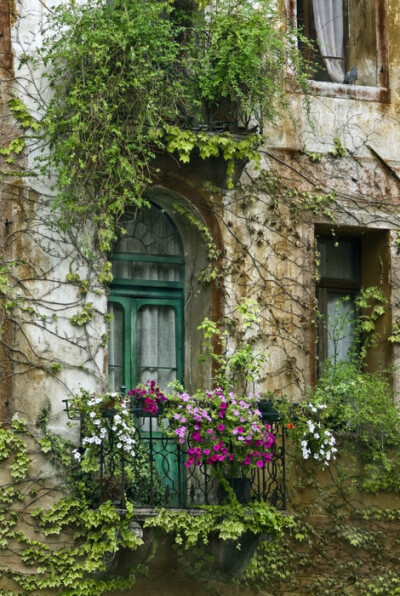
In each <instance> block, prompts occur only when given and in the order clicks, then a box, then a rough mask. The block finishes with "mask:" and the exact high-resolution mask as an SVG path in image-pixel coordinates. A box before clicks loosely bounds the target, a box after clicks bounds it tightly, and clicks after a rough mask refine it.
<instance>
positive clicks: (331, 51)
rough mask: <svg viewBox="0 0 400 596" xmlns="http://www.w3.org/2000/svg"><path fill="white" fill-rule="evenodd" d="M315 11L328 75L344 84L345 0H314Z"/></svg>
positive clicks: (318, 34)
mask: <svg viewBox="0 0 400 596" xmlns="http://www.w3.org/2000/svg"><path fill="white" fill-rule="evenodd" d="M313 10H314V20H315V29H316V32H317V39H318V45H319V49H320V51H321V54H322V57H323V59H324V62H325V65H326V68H327V71H328V74H329V76H330V78H331V79H332V81H333V82H335V83H343V79H344V77H345V64H344V36H343V29H344V27H343V0H313ZM325 56H326V57H325ZM338 58H341V59H340V60H338Z"/></svg>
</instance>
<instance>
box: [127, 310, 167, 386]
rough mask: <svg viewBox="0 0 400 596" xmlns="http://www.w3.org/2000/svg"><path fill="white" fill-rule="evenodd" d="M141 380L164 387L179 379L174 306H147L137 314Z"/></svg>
mask: <svg viewBox="0 0 400 596" xmlns="http://www.w3.org/2000/svg"><path fill="white" fill-rule="evenodd" d="M136 341H137V348H136V349H137V365H138V373H139V375H138V376H139V382H140V383H145V382H146V381H148V380H149V379H151V380H152V379H154V380H155V381H157V383H158V385H159V386H160V387H161V388H162V389H166V388H167V386H168V383H171V381H174V380H175V378H176V357H175V354H176V347H175V346H176V329H175V311H174V309H173V308H172V307H171V306H158V305H148V306H147V305H146V306H142V307H141V308H140V309H139V310H138V313H137V329H136Z"/></svg>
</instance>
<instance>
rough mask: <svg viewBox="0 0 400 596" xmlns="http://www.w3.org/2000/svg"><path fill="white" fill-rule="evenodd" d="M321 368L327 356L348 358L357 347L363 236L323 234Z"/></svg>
mask: <svg viewBox="0 0 400 596" xmlns="http://www.w3.org/2000/svg"><path fill="white" fill-rule="evenodd" d="M317 250H318V254H319V275H320V279H319V282H318V285H317V299H318V308H319V312H320V315H321V319H320V324H319V330H318V362H319V366H318V368H319V369H320V370H321V365H322V364H323V362H324V361H325V360H327V359H328V358H329V359H331V360H332V362H338V361H339V360H348V359H349V358H350V356H351V353H352V350H354V349H355V346H354V340H355V323H356V315H357V313H356V308H355V302H354V301H355V298H356V296H357V294H358V292H359V290H360V270H361V262H360V240H359V239H358V238H340V237H339V238H334V237H332V236H320V237H319V238H318V241H317Z"/></svg>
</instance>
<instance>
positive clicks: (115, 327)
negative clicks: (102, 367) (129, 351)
mask: <svg viewBox="0 0 400 596" xmlns="http://www.w3.org/2000/svg"><path fill="white" fill-rule="evenodd" d="M108 312H109V313H110V314H112V315H113V316H114V318H113V320H112V321H111V322H110V337H109V343H108V374H109V377H110V385H111V387H112V388H113V389H119V388H120V387H121V385H124V349H123V348H124V311H123V308H122V306H121V305H120V304H117V303H115V302H110V303H109V304H108Z"/></svg>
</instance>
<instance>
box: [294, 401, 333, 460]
mask: <svg viewBox="0 0 400 596" xmlns="http://www.w3.org/2000/svg"><path fill="white" fill-rule="evenodd" d="M291 420H292V421H291V422H288V423H286V429H287V434H288V435H289V436H291V437H292V438H293V439H294V440H295V441H296V443H297V444H298V445H299V446H300V451H301V456H302V458H303V459H306V460H307V459H309V460H312V461H314V462H315V463H319V464H322V466H323V467H327V466H329V464H330V463H331V462H332V461H334V460H335V459H336V454H337V447H336V438H335V436H334V434H333V432H332V429H331V428H330V424H329V413H328V407H327V405H326V404H324V403H317V402H316V403H312V402H311V401H308V402H302V403H301V404H297V406H296V410H295V412H293V417H292V419H291Z"/></svg>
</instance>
